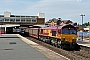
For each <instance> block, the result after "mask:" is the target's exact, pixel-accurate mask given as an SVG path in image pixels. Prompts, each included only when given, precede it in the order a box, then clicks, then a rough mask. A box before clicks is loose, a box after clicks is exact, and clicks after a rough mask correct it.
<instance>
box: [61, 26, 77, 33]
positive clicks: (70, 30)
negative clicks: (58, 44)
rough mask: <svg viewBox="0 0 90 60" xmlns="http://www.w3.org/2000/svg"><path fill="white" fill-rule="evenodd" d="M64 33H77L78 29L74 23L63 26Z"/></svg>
mask: <svg viewBox="0 0 90 60" xmlns="http://www.w3.org/2000/svg"><path fill="white" fill-rule="evenodd" d="M62 34H77V29H76V28H75V27H74V26H73V25H66V26H64V27H62Z"/></svg>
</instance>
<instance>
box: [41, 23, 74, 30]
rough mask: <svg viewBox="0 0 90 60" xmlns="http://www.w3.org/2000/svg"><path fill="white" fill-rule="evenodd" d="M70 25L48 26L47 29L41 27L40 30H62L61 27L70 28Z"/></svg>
mask: <svg viewBox="0 0 90 60" xmlns="http://www.w3.org/2000/svg"><path fill="white" fill-rule="evenodd" d="M70 25H71V24H64V25H60V26H49V27H42V28H41V29H56V28H58V29H62V27H65V26H70ZM71 26H73V25H71Z"/></svg>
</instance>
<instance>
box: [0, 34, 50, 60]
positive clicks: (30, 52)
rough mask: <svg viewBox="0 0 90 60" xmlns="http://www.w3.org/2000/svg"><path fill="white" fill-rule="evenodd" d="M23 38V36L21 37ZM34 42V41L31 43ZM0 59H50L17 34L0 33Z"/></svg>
mask: <svg viewBox="0 0 90 60" xmlns="http://www.w3.org/2000/svg"><path fill="white" fill-rule="evenodd" d="M22 39H23V38H22ZM32 44H36V43H32ZM0 60H50V59H49V58H48V57H46V56H45V55H44V54H42V53H41V52H39V51H37V50H36V49H35V48H33V47H31V46H30V45H28V44H26V43H25V42H24V41H22V40H21V38H20V37H18V36H17V35H13V34H12V35H9V34H5V35H4V34H3V35H0Z"/></svg>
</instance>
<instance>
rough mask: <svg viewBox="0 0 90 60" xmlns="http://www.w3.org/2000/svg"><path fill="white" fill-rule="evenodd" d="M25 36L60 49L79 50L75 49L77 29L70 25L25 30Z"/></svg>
mask: <svg viewBox="0 0 90 60" xmlns="http://www.w3.org/2000/svg"><path fill="white" fill-rule="evenodd" d="M25 33H27V35H29V36H31V37H34V38H37V39H39V40H41V41H43V42H46V43H49V44H51V45H54V46H57V47H60V48H62V49H74V50H75V49H79V47H77V46H78V45H77V43H76V40H77V29H76V27H74V26H73V25H71V24H66V25H62V26H52V27H41V28H31V27H30V28H27V29H25Z"/></svg>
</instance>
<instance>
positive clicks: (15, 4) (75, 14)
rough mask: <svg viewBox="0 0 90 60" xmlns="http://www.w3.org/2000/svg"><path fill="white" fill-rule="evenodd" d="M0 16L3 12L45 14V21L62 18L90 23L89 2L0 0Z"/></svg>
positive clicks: (86, 0)
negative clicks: (82, 15) (82, 17)
mask: <svg viewBox="0 0 90 60" xmlns="http://www.w3.org/2000/svg"><path fill="white" fill-rule="evenodd" d="M0 7H1V8H0V15H3V14H4V12H5V11H8V12H11V14H14V15H30V16H31V15H35V16H36V15H37V14H38V13H45V21H48V20H49V19H52V18H62V20H71V21H73V22H77V23H79V24H81V20H82V19H81V16H80V14H85V16H84V22H90V0H0Z"/></svg>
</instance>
